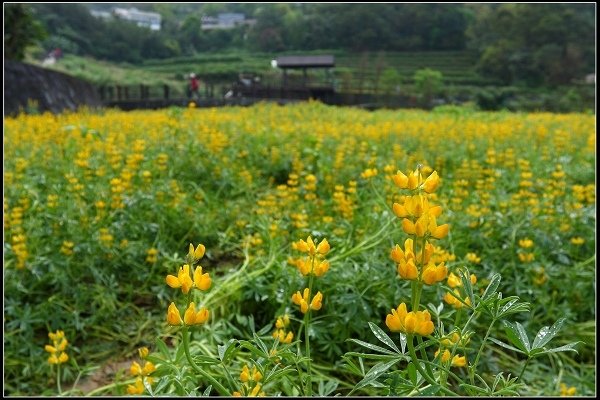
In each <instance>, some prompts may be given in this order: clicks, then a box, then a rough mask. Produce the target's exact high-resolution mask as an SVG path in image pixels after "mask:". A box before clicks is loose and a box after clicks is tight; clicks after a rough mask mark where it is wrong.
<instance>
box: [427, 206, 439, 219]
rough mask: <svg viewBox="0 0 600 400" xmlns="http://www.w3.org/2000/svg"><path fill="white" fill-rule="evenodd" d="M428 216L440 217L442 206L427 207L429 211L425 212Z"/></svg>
mask: <svg viewBox="0 0 600 400" xmlns="http://www.w3.org/2000/svg"><path fill="white" fill-rule="evenodd" d="M427 212H428V213H429V215H433V216H434V217H436V218H437V217H439V216H440V215H442V206H433V207H429V211H427Z"/></svg>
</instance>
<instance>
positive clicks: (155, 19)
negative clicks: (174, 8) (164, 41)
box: [112, 7, 161, 31]
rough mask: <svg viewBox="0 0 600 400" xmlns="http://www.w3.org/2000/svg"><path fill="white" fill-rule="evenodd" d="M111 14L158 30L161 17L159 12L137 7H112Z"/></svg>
mask: <svg viewBox="0 0 600 400" xmlns="http://www.w3.org/2000/svg"><path fill="white" fill-rule="evenodd" d="M112 13H113V15H114V16H115V17H117V18H120V19H122V20H125V21H130V22H134V23H135V24H137V26H141V27H146V28H150V29H151V30H153V31H159V30H160V21H161V17H160V14H159V13H155V12H147V11H140V10H138V9H137V8H135V7H134V8H114V9H113V11H112Z"/></svg>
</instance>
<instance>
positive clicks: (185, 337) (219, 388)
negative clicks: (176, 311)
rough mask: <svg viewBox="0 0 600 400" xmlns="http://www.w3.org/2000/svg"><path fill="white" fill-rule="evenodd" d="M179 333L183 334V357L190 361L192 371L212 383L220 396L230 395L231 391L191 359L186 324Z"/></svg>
mask: <svg viewBox="0 0 600 400" xmlns="http://www.w3.org/2000/svg"><path fill="white" fill-rule="evenodd" d="M181 335H182V336H183V350H184V351H185V357H186V358H187V360H188V362H189V363H190V365H191V366H192V368H193V369H194V371H196V372H197V373H199V374H200V375H202V376H203V377H204V378H206V379H207V380H208V381H209V382H210V383H211V384H212V385H213V387H214V388H215V389H216V390H217V392H219V394H220V395H221V396H228V397H230V396H231V393H229V391H228V390H227V389H225V387H224V386H223V385H221V384H220V383H219V382H218V381H217V380H216V379H215V378H213V377H212V376H210V375H209V374H207V373H206V372H204V371H203V370H202V369H200V368H199V367H198V366H197V365H196V363H195V362H194V360H193V359H192V355H191V354H190V337H189V335H188V327H187V326H184V327H183V329H182V331H181Z"/></svg>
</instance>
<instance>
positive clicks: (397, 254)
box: [390, 245, 404, 264]
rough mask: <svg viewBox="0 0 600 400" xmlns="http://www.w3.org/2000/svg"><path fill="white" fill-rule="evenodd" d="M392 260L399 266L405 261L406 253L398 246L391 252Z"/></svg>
mask: <svg viewBox="0 0 600 400" xmlns="http://www.w3.org/2000/svg"><path fill="white" fill-rule="evenodd" d="M390 258H391V259H392V260H394V262H395V263H397V264H399V263H401V262H402V261H404V252H403V251H402V249H401V248H400V246H399V245H396V246H395V247H393V248H392V251H390Z"/></svg>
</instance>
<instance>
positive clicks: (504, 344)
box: [490, 337, 526, 354]
mask: <svg viewBox="0 0 600 400" xmlns="http://www.w3.org/2000/svg"><path fill="white" fill-rule="evenodd" d="M490 341H491V342H494V343H496V344H497V345H498V346H501V347H504V348H505V349H508V350H512V351H514V352H517V353H521V354H526V353H525V352H524V351H523V350H519V349H517V348H516V347H513V346H511V345H509V344H506V343H504V342H501V341H499V340H498V339H494V338H493V337H491V338H490Z"/></svg>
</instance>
